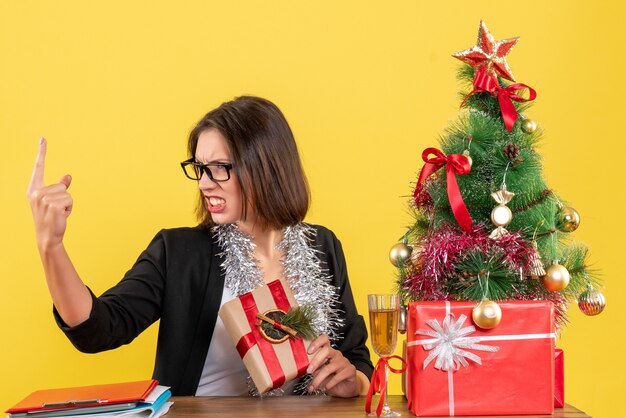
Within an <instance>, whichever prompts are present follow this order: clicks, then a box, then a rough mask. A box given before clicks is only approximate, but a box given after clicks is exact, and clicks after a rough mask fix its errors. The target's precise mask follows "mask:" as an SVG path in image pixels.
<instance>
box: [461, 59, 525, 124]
mask: <svg viewBox="0 0 626 418" xmlns="http://www.w3.org/2000/svg"><path fill="white" fill-rule="evenodd" d="M474 87H475V89H474V90H472V91H471V92H470V93H469V94H468V95H467V96H465V99H463V103H465V101H466V100H467V99H468V98H469V97H470V96H471V95H473V94H475V93H482V92H487V93H491V94H492V95H497V96H498V102H499V103H500V111H501V112H502V119H503V120H504V126H505V127H506V130H507V131H509V132H511V129H513V125H514V124H515V121H516V120H517V117H518V115H517V110H516V109H515V106H514V105H513V100H515V101H516V102H529V101H531V100H535V98H536V97H537V92H536V91H535V90H534V89H533V88H532V87H529V86H527V85H526V84H522V83H517V84H511V85H509V86H507V87H506V88H502V87H500V84H498V80H497V79H496V78H495V77H494V76H493V75H490V74H487V72H486V71H484V70H482V71H478V72H477V73H476V76H475V77H474ZM524 89H528V99H526V98H524V97H522V96H520V95H519V94H517V93H515V92H516V91H518V90H524ZM463 103H461V106H463Z"/></svg>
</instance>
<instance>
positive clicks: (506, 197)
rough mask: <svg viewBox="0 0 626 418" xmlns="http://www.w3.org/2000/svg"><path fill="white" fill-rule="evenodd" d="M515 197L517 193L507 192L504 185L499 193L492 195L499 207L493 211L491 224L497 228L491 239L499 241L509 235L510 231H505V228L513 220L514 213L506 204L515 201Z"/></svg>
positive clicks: (490, 236)
mask: <svg viewBox="0 0 626 418" xmlns="http://www.w3.org/2000/svg"><path fill="white" fill-rule="evenodd" d="M513 196H515V193H513V192H509V191H507V190H506V184H503V185H502V187H501V188H500V190H498V191H497V192H493V193H491V197H492V198H493V200H495V201H496V203H497V204H498V206H496V207H495V208H493V210H492V211H491V222H492V223H493V224H494V225H495V226H496V227H497V228H496V229H494V230H493V231H492V232H491V234H490V235H489V238H492V239H498V238H501V237H503V236H505V235H506V234H508V231H507V230H506V229H504V227H505V226H507V225H508V224H509V223H510V222H511V219H513V212H511V209H509V208H508V206H506V204H507V203H509V202H510V201H511V199H513Z"/></svg>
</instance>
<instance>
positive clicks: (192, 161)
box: [180, 158, 233, 183]
mask: <svg viewBox="0 0 626 418" xmlns="http://www.w3.org/2000/svg"><path fill="white" fill-rule="evenodd" d="M188 165H193V166H194V167H198V169H199V170H200V172H201V173H204V174H206V175H207V176H209V179H211V181H214V182H216V183H221V182H224V181H228V180H230V170H232V169H233V165H232V164H230V163H210V164H200V163H198V162H196V161H195V159H194V158H190V159H188V160H185V161H183V162H181V163H180V167H181V168H182V169H183V173H185V177H187V178H188V179H191V180H195V181H200V179H201V178H202V174H200V177H198V178H197V179H196V178H193V177H191V176H189V175H188V174H187V170H185V167H186V166H188ZM209 167H223V168H225V169H226V175H227V176H228V178H226V179H224V180H216V179H214V178H213V173H211V169H210V168H209Z"/></svg>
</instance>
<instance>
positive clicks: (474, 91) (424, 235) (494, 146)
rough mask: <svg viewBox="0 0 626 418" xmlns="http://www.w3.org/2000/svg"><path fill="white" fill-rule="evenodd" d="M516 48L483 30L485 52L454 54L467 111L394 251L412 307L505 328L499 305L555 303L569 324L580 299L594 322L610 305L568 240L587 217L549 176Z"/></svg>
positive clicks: (422, 180)
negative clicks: (442, 303)
mask: <svg viewBox="0 0 626 418" xmlns="http://www.w3.org/2000/svg"><path fill="white" fill-rule="evenodd" d="M517 41H518V38H511V39H506V40H500V41H496V40H495V39H494V38H493V36H492V35H491V34H490V33H489V30H488V29H487V27H486V26H485V24H484V23H483V22H481V23H480V27H479V31H478V42H477V44H476V45H475V46H473V47H472V48H470V49H467V50H465V51H462V52H459V53H456V54H454V55H453V56H454V57H455V58H458V59H460V60H461V61H463V62H464V63H466V64H467V65H464V66H463V67H462V68H461V69H460V70H459V74H458V76H459V79H460V80H461V81H462V82H463V83H464V86H465V87H466V91H463V92H461V93H460V99H461V101H462V104H461V112H460V114H459V116H458V118H457V119H456V121H455V122H453V123H452V124H451V126H449V127H448V128H447V129H446V131H445V133H444V134H443V135H442V136H441V138H440V140H439V142H440V147H441V150H439V149H437V148H427V149H426V150H424V152H423V155H422V158H423V160H424V166H423V167H422V169H421V171H420V174H419V178H418V179H417V183H416V186H415V190H414V194H413V199H412V200H411V203H410V206H411V211H412V214H413V217H414V223H413V225H411V226H410V227H409V228H408V230H407V232H406V234H405V235H404V236H403V237H402V239H401V240H400V241H401V242H399V243H398V244H396V245H394V246H393V247H392V249H391V252H390V258H391V261H392V263H394V265H396V266H397V267H398V268H399V275H398V290H399V293H400V294H401V296H402V298H403V299H404V300H405V301H407V300H442V299H443V300H476V301H479V302H480V303H478V304H477V307H476V308H475V309H474V320H475V322H477V325H479V326H481V325H482V326H483V327H484V328H489V327H493V326H496V325H497V323H498V322H499V313H498V311H499V307H498V306H497V302H496V303H494V302H493V301H498V300H505V299H506V300H534V299H545V300H550V301H552V302H553V303H554V305H555V312H556V318H557V323H559V324H561V325H562V324H563V323H564V322H565V321H566V309H567V305H568V303H569V302H571V301H573V300H576V299H577V300H578V304H579V307H580V308H581V310H582V311H583V312H584V313H585V314H588V315H595V314H598V313H600V312H601V311H602V309H603V308H604V305H605V301H604V297H603V295H602V293H601V292H600V290H599V286H600V283H599V280H598V277H597V272H594V271H593V270H592V269H590V267H589V264H588V249H587V247H586V246H584V245H582V244H580V243H576V242H573V241H572V240H571V237H570V233H571V232H573V231H574V230H575V229H576V228H577V227H578V225H579V223H580V217H579V214H578V213H577V212H576V210H575V209H573V208H572V207H571V206H569V205H568V204H567V203H566V202H565V201H564V200H562V199H561V198H560V197H559V196H558V195H557V193H556V192H555V191H554V190H553V189H551V188H550V187H549V186H548V185H547V183H546V181H545V180H544V178H543V177H542V164H541V156H540V154H539V153H538V152H537V150H536V147H537V144H538V143H539V141H540V139H541V137H542V130H541V128H540V127H538V126H537V124H536V123H535V122H534V121H532V120H530V119H528V118H527V117H525V116H524V111H526V110H527V109H528V107H529V106H530V102H531V101H532V100H534V99H535V97H536V93H535V91H534V90H533V89H532V88H531V87H529V86H527V85H525V84H519V83H516V82H515V79H514V77H513V74H512V72H511V69H510V68H509V66H508V64H507V62H506V56H507V54H508V53H509V52H510V51H511V49H512V48H513V46H514V45H515V44H516V43H517Z"/></svg>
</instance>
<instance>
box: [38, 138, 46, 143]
mask: <svg viewBox="0 0 626 418" xmlns="http://www.w3.org/2000/svg"><path fill="white" fill-rule="evenodd" d="M45 140H46V138H44V137H43V136H42V137H41V138H39V145H41V144H43V141H45Z"/></svg>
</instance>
